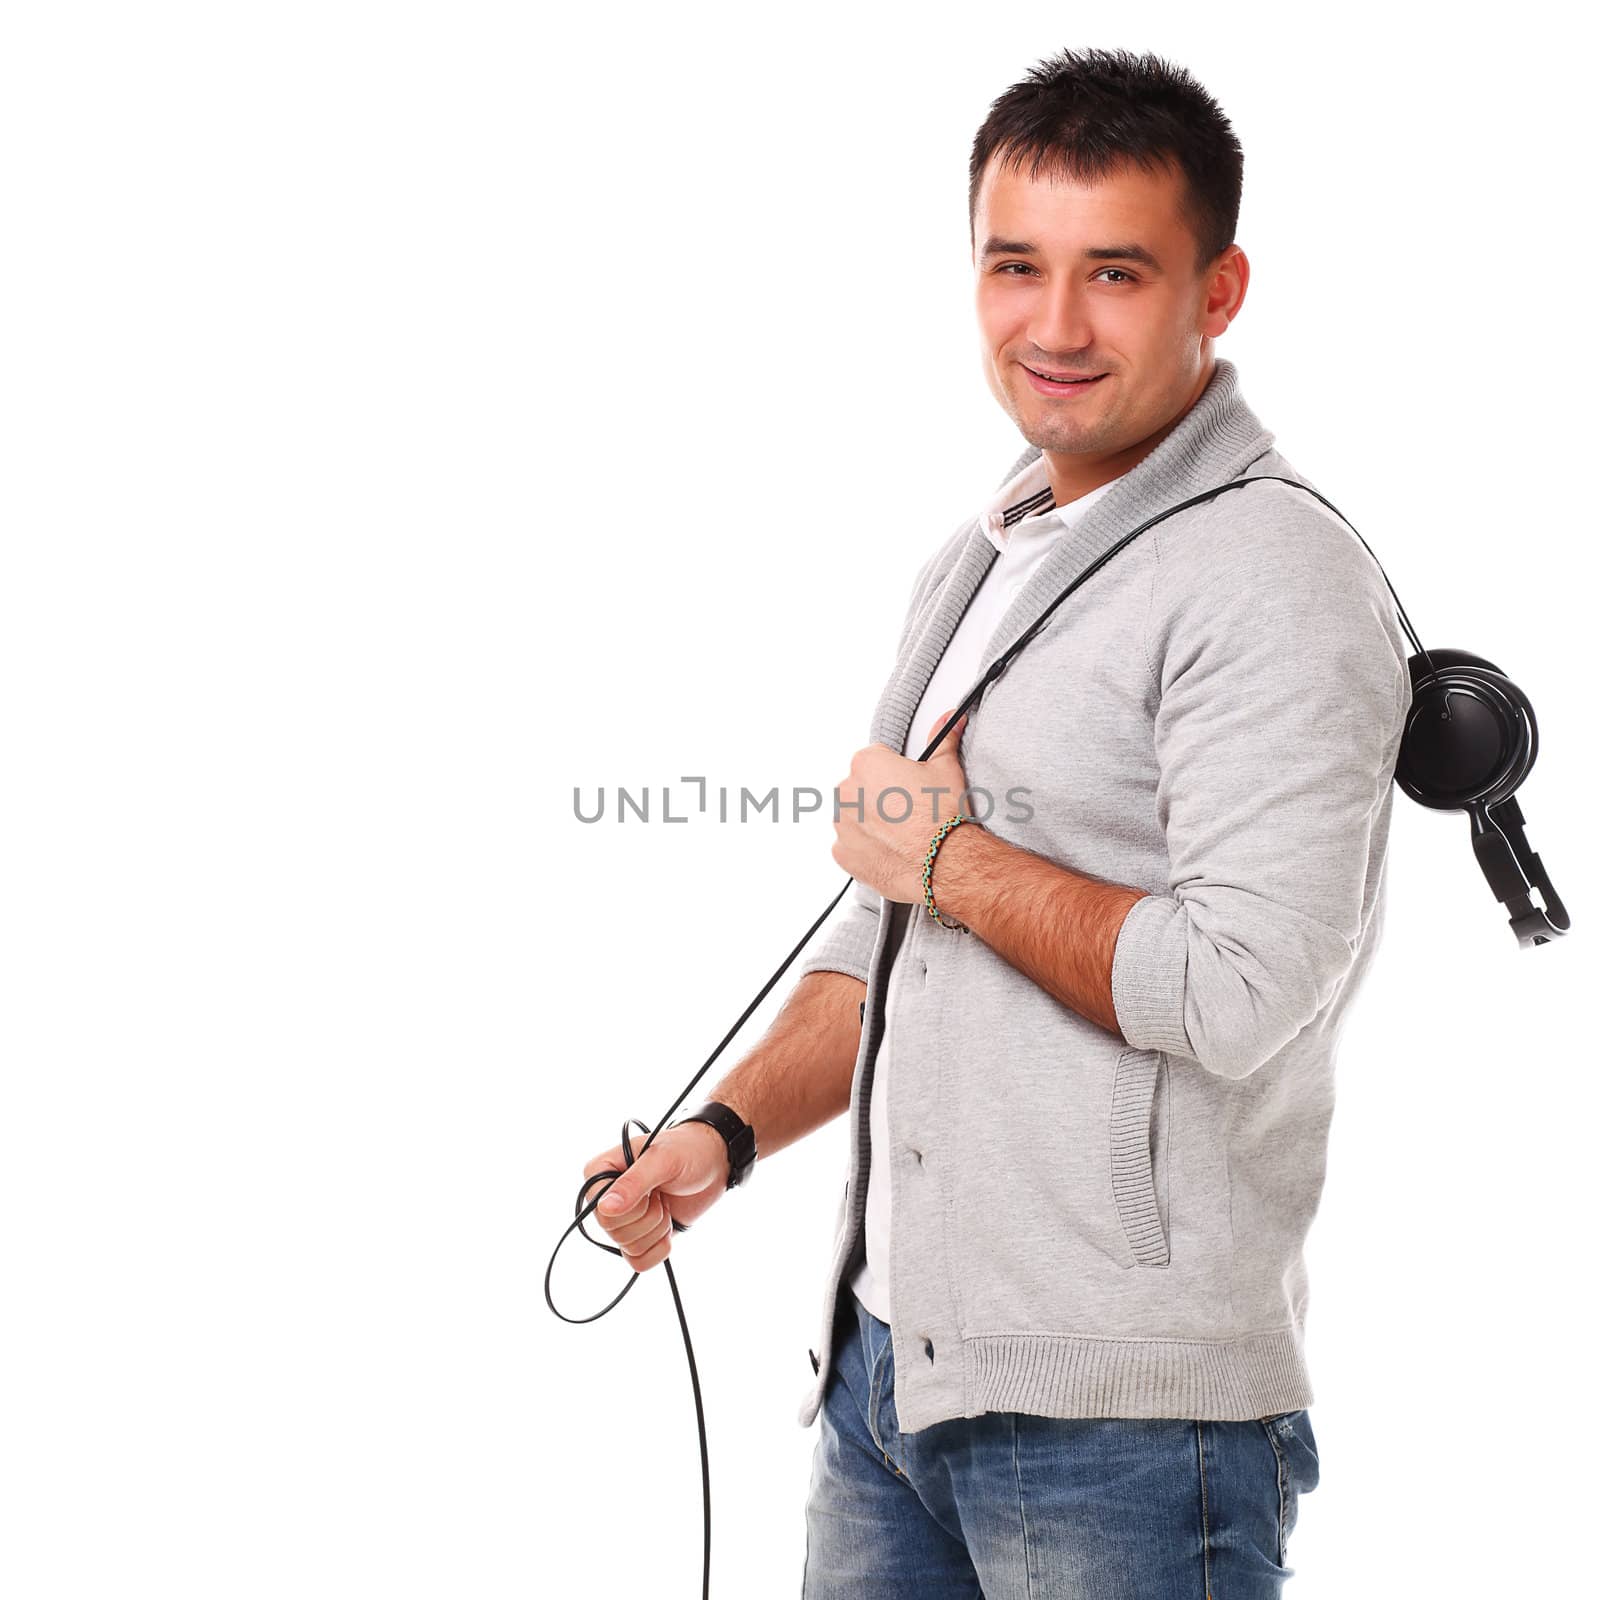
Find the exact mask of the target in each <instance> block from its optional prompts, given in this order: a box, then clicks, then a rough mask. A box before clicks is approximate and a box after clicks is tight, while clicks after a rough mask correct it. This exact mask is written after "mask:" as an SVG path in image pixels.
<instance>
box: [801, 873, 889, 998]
mask: <svg viewBox="0 0 1600 1600" xmlns="http://www.w3.org/2000/svg"><path fill="white" fill-rule="evenodd" d="M882 912H883V896H882V895H880V894H879V893H878V891H877V890H876V889H872V888H869V887H868V886H867V885H866V884H864V883H862V882H861V880H860V879H859V878H857V879H855V880H854V881H853V882H852V883H851V885H850V891H849V893H848V894H846V895H845V897H844V899H843V900H842V901H840V903H839V910H838V911H837V913H836V914H835V916H834V918H833V920H831V921H830V922H829V923H828V924H827V925H826V926H825V927H824V928H822V929H821V930H820V932H819V934H818V943H817V948H816V949H815V950H814V951H813V952H812V953H811V954H810V955H808V956H805V957H804V958H803V959H802V960H801V961H800V962H799V963H798V964H797V965H796V967H795V982H796V983H798V982H799V981H800V979H802V978H803V977H805V975H806V974H807V973H808V972H848V973H849V974H850V976H851V977H852V978H859V979H860V980H861V981H862V982H863V983H865V982H866V981H867V971H868V968H869V966H870V965H871V961H872V947H873V945H874V944H875V943H876V942H877V938H878V918H879V917H880V916H881V915H882Z"/></svg>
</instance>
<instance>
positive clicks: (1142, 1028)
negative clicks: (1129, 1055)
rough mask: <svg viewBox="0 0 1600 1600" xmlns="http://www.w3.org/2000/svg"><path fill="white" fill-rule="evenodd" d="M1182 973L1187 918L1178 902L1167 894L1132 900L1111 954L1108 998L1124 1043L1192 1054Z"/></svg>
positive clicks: (1186, 953)
mask: <svg viewBox="0 0 1600 1600" xmlns="http://www.w3.org/2000/svg"><path fill="white" fill-rule="evenodd" d="M1188 975H1189V934H1188V919H1187V916H1186V914H1185V912H1184V909H1183V907H1182V905H1181V904H1179V902H1178V901H1177V900H1176V899H1175V898H1174V897H1173V896H1172V895H1168V894H1147V895H1145V896H1144V897H1143V898H1142V899H1139V900H1135V901H1134V903H1133V905H1132V906H1131V907H1130V909H1129V911H1128V914H1127V916H1126V917H1124V918H1123V921H1122V927H1121V930H1120V931H1119V932H1118V934H1117V946H1116V950H1115V951H1114V952H1113V954H1112V957H1111V1003H1112V1006H1113V1007H1114V1008H1115V1010H1116V1013H1117V1027H1118V1028H1119V1029H1120V1030H1121V1032H1122V1037H1123V1038H1124V1039H1126V1040H1127V1041H1128V1043H1129V1044H1131V1045H1133V1046H1135V1047H1136V1048H1137V1049H1140V1050H1167V1051H1171V1052H1172V1053H1173V1054H1175V1055H1180V1056H1193V1055H1194V1048H1193V1046H1192V1045H1191V1044H1190V1043H1189V1031H1188V1029H1187V1028H1186V1027H1185V1026H1184V1018H1183V998H1184V989H1185V986H1186V982H1187V979H1188Z"/></svg>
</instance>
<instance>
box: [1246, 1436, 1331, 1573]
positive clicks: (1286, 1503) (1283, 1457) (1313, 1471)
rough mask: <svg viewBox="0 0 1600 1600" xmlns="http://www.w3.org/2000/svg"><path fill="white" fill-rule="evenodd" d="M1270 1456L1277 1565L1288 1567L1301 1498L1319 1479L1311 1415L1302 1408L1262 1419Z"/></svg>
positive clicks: (1320, 1472) (1318, 1461)
mask: <svg viewBox="0 0 1600 1600" xmlns="http://www.w3.org/2000/svg"><path fill="white" fill-rule="evenodd" d="M1261 1426H1262V1427H1263V1428H1264V1429H1265V1430H1266V1434H1267V1439H1268V1441H1269V1442H1270V1443H1271V1445H1272V1453H1273V1455H1274V1456H1276V1457H1277V1461H1278V1565H1279V1566H1280V1567H1282V1566H1287V1565H1288V1549H1289V1535H1290V1534H1291V1533H1293V1532H1294V1525H1295V1523H1296V1522H1297V1521H1298V1520H1299V1517H1300V1496H1301V1495H1302V1494H1310V1493H1311V1491H1312V1490H1313V1489H1315V1488H1316V1486H1317V1483H1318V1481H1319V1479H1320V1478H1321V1475H1322V1469H1321V1462H1320V1460H1319V1459H1318V1456H1317V1436H1316V1435H1315V1434H1314V1433H1313V1432H1312V1431H1311V1413H1310V1411H1309V1410H1307V1409H1306V1408H1305V1407H1304V1406H1302V1407H1301V1408H1300V1410H1298V1411H1283V1412H1280V1413H1279V1414H1278V1415H1277V1416H1274V1417H1263V1418H1262V1419H1261Z"/></svg>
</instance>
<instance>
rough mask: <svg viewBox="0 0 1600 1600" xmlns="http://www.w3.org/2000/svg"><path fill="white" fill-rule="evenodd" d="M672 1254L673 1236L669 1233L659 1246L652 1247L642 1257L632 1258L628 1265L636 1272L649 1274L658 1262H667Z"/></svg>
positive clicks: (629, 1259)
mask: <svg viewBox="0 0 1600 1600" xmlns="http://www.w3.org/2000/svg"><path fill="white" fill-rule="evenodd" d="M671 1254H672V1235H671V1233H670V1232H669V1233H668V1234H667V1235H666V1237H665V1238H663V1239H662V1240H661V1242H660V1243H659V1244H655V1245H652V1246H651V1247H650V1248H649V1249H648V1250H647V1251H645V1253H644V1254H643V1255H641V1256H630V1257H629V1258H628V1265H629V1266H630V1267H632V1268H633V1270H634V1271H635V1272H648V1271H649V1270H650V1269H651V1267H653V1266H655V1265H656V1264H657V1263H658V1262H662V1261H665V1260H666V1259H667V1257H668V1256H669V1255H671Z"/></svg>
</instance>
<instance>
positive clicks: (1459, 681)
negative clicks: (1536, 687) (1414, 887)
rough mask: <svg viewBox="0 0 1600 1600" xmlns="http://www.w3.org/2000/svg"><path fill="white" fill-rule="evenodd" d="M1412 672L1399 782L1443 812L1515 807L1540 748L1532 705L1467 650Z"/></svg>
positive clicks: (1436, 656) (1415, 661) (1419, 660)
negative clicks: (1505, 803) (1512, 800)
mask: <svg viewBox="0 0 1600 1600" xmlns="http://www.w3.org/2000/svg"><path fill="white" fill-rule="evenodd" d="M1430 659H1431V661H1432V663H1433V666H1432V669H1431V670H1430V668H1429V664H1428V663H1429V660H1430ZM1408 665H1409V667H1410V671H1411V683H1412V701H1411V709H1410V710H1409V711H1408V712H1407V713H1406V727H1405V732H1404V734H1403V735H1402V736H1401V740H1400V754H1399V757H1398V759H1397V761H1396V763H1395V782H1396V783H1398V784H1399V785H1400V787H1401V788H1402V789H1403V790H1405V792H1406V793H1407V794H1408V795H1410V796H1411V798H1412V799H1413V800H1415V801H1417V802H1418V803H1419V804H1421V805H1425V806H1430V807H1432V808H1433V809H1435V810H1438V811H1464V810H1466V809H1467V807H1469V806H1472V805H1484V806H1489V805H1495V804H1497V803H1498V802H1500V801H1502V800H1505V799H1508V798H1509V797H1510V795H1511V794H1512V793H1513V791H1515V789H1516V788H1517V786H1518V784H1520V783H1521V782H1522V780H1523V779H1524V778H1525V777H1527V775H1528V773H1529V771H1530V770H1531V768H1532V766H1533V759H1534V756H1535V754H1536V753H1537V751H1538V748H1539V746H1538V728H1537V724H1536V723H1535V722H1534V717H1533V706H1532V704H1531V703H1530V702H1529V700H1528V697H1527V696H1526V695H1525V694H1524V693H1523V692H1522V691H1521V690H1520V689H1519V688H1518V687H1517V686H1516V685H1515V684H1514V683H1513V682H1512V681H1511V680H1510V679H1509V678H1508V677H1506V675H1505V674H1504V673H1503V672H1501V671H1500V670H1499V668H1497V667H1495V666H1493V665H1492V664H1491V663H1489V662H1487V661H1485V660H1484V658H1483V657H1482V656H1475V655H1472V654H1471V653H1470V652H1468V651H1466V650H1430V651H1429V652H1428V655H1427V657H1424V656H1422V655H1421V654H1420V653H1419V654H1417V655H1414V656H1412V657H1411V659H1410V662H1409V663H1408Z"/></svg>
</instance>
